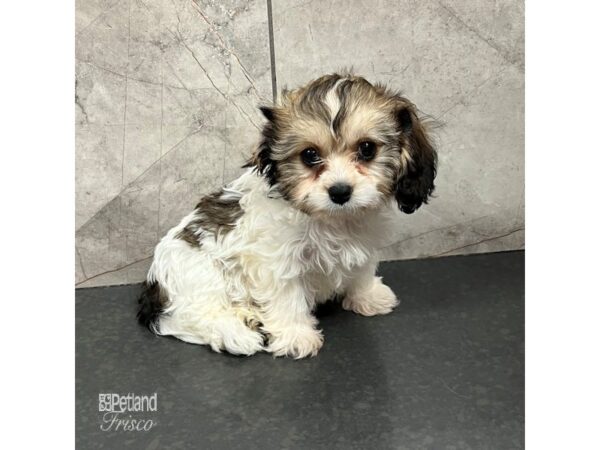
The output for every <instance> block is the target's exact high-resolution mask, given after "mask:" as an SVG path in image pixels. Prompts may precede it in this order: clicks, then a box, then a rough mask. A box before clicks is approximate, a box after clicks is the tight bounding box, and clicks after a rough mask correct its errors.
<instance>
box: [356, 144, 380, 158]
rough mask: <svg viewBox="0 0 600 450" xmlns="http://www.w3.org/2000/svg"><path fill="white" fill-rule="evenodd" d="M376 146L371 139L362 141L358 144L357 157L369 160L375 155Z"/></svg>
mask: <svg viewBox="0 0 600 450" xmlns="http://www.w3.org/2000/svg"><path fill="white" fill-rule="evenodd" d="M375 150H377V146H376V145H375V142H373V141H363V142H361V143H360V144H358V159H361V160H363V161H370V160H372V159H373V158H374V157H375Z"/></svg>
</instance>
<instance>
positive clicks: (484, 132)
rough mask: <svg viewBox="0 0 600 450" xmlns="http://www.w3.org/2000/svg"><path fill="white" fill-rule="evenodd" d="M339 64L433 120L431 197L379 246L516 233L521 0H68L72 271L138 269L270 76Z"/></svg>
mask: <svg viewBox="0 0 600 450" xmlns="http://www.w3.org/2000/svg"><path fill="white" fill-rule="evenodd" d="M269 9H270V11H271V14H270V15H269ZM269 23H271V24H272V29H273V33H272V35H270V33H269ZM272 53H273V56H274V59H272V58H271V56H272V55H271V54H272ZM343 68H352V69H353V70H354V72H355V73H357V74H360V75H363V76H365V77H366V78H367V79H369V80H370V81H382V82H385V83H387V84H389V85H390V86H391V87H394V88H397V89H401V90H402V91H403V92H404V94H405V95H406V96H407V97H408V98H410V99H411V100H412V101H413V102H415V103H416V104H417V106H418V107H419V108H420V110H421V111H423V112H424V113H426V114H428V115H429V116H431V117H433V118H435V119H437V121H438V122H439V123H441V124H442V126H441V127H440V128H438V129H437V130H436V131H435V140H436V143H437V147H438V152H439V172H438V178H437V182H436V186H437V188H436V195H435V198H434V199H433V200H432V201H431V203H430V204H429V205H428V206H426V207H424V208H421V209H420V210H419V211H417V212H416V213H415V214H413V215H410V216H407V215H401V214H400V213H398V218H397V227H396V229H395V230H394V232H393V233H391V234H390V236H389V237H388V238H389V239H388V241H389V244H388V245H387V246H385V247H384V248H382V249H381V252H382V256H383V258H384V259H409V258H425V257H436V256H442V255H455V254H468V253H481V252H493V251H504V250H515V249H522V248H524V5H523V2H522V1H516V0H503V1H502V0H498V1H494V0H462V1H458V0H443V1H416V0H396V1H393V0H378V1H364V0H363V1H360V0H346V1H341V0H340V1H306V0H304V1H301V0H273V2H272V7H271V8H269V7H268V2H267V1H266V0H245V1H242V0H239V1H235V0H225V1H213V0H196V1H191V0H189V1H183V0H152V1H151V0H146V1H143V0H77V2H76V86H75V90H76V91H75V108H76V120H77V124H76V137H75V139H76V250H75V262H76V285H77V286H78V287H86V286H97V285H110V284H123V283H134V282H139V281H141V280H143V279H144V277H145V273H146V270H147V269H148V266H149V264H150V261H151V256H152V251H153V248H154V246H155V245H156V243H157V242H158V240H159V239H160V238H161V237H162V236H163V235H164V234H165V233H166V231H167V230H168V229H169V228H170V227H172V226H173V225H175V224H176V223H177V222H179V220H180V219H181V218H182V217H183V216H184V215H185V214H187V213H188V212H189V211H190V210H191V209H192V208H193V206H194V205H195V204H196V202H197V200H198V199H199V198H200V197H201V196H202V195H203V194H206V193H208V192H210V191H212V190H213V189H215V188H217V187H220V186H221V185H222V184H223V183H226V182H228V181H230V180H232V179H234V178H235V177H236V176H237V175H238V174H239V173H241V169H240V166H241V164H242V162H243V161H244V160H245V159H246V157H247V156H248V155H249V154H250V152H251V151H252V148H253V145H254V143H255V142H256V140H257V139H258V133H259V128H260V126H261V124H262V118H261V116H260V113H259V112H258V109H257V106H258V105H259V104H264V103H268V102H270V101H271V100H272V98H273V91H272V86H273V84H274V82H275V84H276V85H277V87H278V88H279V89H281V88H283V87H286V86H287V87H295V86H298V85H301V84H303V83H305V82H307V81H309V80H310V79H312V78H314V77H316V76H319V75H322V74H324V73H329V72H334V71H338V70H340V69H343Z"/></svg>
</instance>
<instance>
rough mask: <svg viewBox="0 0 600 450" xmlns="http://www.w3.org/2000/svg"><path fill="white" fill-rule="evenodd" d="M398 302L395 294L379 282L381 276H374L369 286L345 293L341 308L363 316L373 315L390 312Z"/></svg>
mask: <svg viewBox="0 0 600 450" xmlns="http://www.w3.org/2000/svg"><path fill="white" fill-rule="evenodd" d="M399 303H400V301H399V300H398V299H397V298H396V294H394V292H393V291H392V290H391V289H390V288H389V287H387V286H386V285H385V284H383V283H382V282H381V278H380V277H374V278H373V283H372V284H371V286H369V287H368V288H366V289H364V290H363V289H358V290H356V291H354V292H352V293H350V294H349V295H347V296H346V298H345V299H344V300H343V302H342V308H344V309H345V310H348V311H354V312H355V313H357V314H361V315H363V316H375V315H378V314H379V315H381V314H388V313H391V312H392V309H394V307H395V306H397V305H398V304H399Z"/></svg>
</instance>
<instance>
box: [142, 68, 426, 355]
mask: <svg viewBox="0 0 600 450" xmlns="http://www.w3.org/2000/svg"><path fill="white" fill-rule="evenodd" d="M261 110H262V112H263V114H264V116H265V117H266V119H267V122H266V124H265V125H264V128H263V130H262V138H261V140H260V143H259V145H258V147H257V149H256V151H255V153H254V155H253V156H252V158H251V160H250V161H249V162H248V164H247V167H248V170H247V171H246V172H245V173H244V174H243V175H242V176H241V177H240V178H238V179H237V180H235V181H234V182H232V183H231V184H229V185H228V186H226V187H224V188H223V189H222V190H220V191H218V192H215V193H213V194H210V195H208V196H206V197H204V198H203V199H202V200H200V203H198V205H197V206H196V209H194V211H192V212H191V213H190V214H189V215H188V216H186V217H185V218H184V219H183V220H182V221H181V222H180V223H179V225H177V226H176V227H174V228H173V229H171V230H170V231H169V232H168V233H167V235H166V236H165V237H164V238H163V239H162V240H161V241H160V243H159V244H158V245H157V247H156V250H155V254H154V261H153V263H152V267H151V268H150V271H149V273H148V279H147V282H146V290H145V292H144V294H143V295H142V297H141V299H140V311H139V315H138V318H139V321H140V322H141V323H142V324H144V325H146V326H148V327H149V328H150V329H151V330H152V331H153V332H155V333H156V334H159V335H172V336H175V337H177V338H179V339H181V340H184V341H186V342H191V343H195V344H207V345H210V346H211V348H212V349H213V350H215V351H217V352H218V351H221V350H225V351H228V352H230V353H233V354H241V355H251V354H253V353H255V352H258V351H261V350H264V351H267V352H271V353H272V354H273V355H276V356H284V355H288V356H292V357H295V358H302V357H306V356H312V355H316V354H317V352H318V351H319V349H320V348H321V346H322V344H323V336H322V334H321V331H320V330H319V329H318V328H317V320H316V318H315V317H314V316H313V315H312V311H313V310H314V308H315V306H316V305H317V304H318V303H321V302H325V301H327V300H328V299H332V298H334V297H338V298H340V297H341V298H343V302H342V305H343V307H344V308H345V309H347V310H351V311H354V312H356V313H358V314H362V315H365V316H371V315H375V314H387V313H389V312H390V311H392V308H394V306H396V305H397V304H398V300H397V299H396V296H395V295H394V293H393V292H392V290H391V289H390V288H388V287H387V286H386V285H384V284H383V283H382V282H381V278H379V277H377V276H376V275H375V270H376V268H377V262H378V261H377V256H376V251H375V249H376V248H377V246H378V242H379V239H380V238H381V237H382V236H384V235H385V227H386V226H387V225H386V223H388V222H387V221H386V220H384V216H385V213H386V211H387V212H388V213H389V211H390V209H391V208H393V207H395V206H394V204H396V203H397V205H398V206H399V208H400V209H401V210H402V211H403V212H405V213H412V212H413V211H415V210H416V209H417V208H418V207H419V206H421V204H423V203H426V202H427V199H428V197H429V195H430V194H431V192H432V191H433V188H434V184H433V182H434V178H435V172H436V153H435V150H434V148H433V146H432V144H431V142H430V140H429V138H428V137H427V134H426V131H425V128H424V124H423V123H422V121H421V120H420V119H419V118H418V117H417V113H416V109H415V107H414V105H413V104H412V103H411V102H410V101H408V100H407V99H406V98H404V97H401V96H400V95H399V94H397V93H394V92H391V91H390V90H388V89H386V88H385V87H383V86H381V85H377V84H376V85H373V84H370V83H369V82H368V81H366V80H365V79H364V78H361V77H358V76H353V75H349V74H346V75H338V74H334V75H327V76H323V77H321V78H319V79H317V80H314V81H312V82H311V83H309V84H308V85H306V86H305V87H302V88H300V89H296V90H292V91H287V92H284V93H283V95H282V97H281V99H280V100H279V101H278V102H277V104H275V105H273V106H270V107H263V108H261Z"/></svg>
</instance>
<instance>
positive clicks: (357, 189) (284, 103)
mask: <svg viewBox="0 0 600 450" xmlns="http://www.w3.org/2000/svg"><path fill="white" fill-rule="evenodd" d="M261 111H262V113H263V114H264V116H265V117H266V119H267V123H266V124H265V126H264V128H263V130H262V139H261V142H260V144H259V146H258V148H257V150H256V152H255V153H254V155H253V157H252V159H251V161H250V162H249V165H250V166H254V167H256V170H258V172H259V173H261V174H262V175H263V176H265V177H266V178H267V180H268V181H269V183H270V184H271V185H272V186H274V187H276V188H277V189H278V190H279V192H280V193H281V194H282V195H283V197H284V198H285V199H286V200H288V201H289V202H291V203H292V204H293V205H294V206H295V207H296V208H298V209H300V210H302V211H304V212H306V213H307V214H312V215H337V214H352V213H355V212H356V211H359V210H365V209H374V208H378V207H380V206H382V205H383V204H385V203H386V201H387V200H389V199H391V198H395V199H396V201H397V202H398V207H399V208H400V209H401V210H402V211H403V212H405V213H407V214H410V213H412V212H414V211H415V210H416V209H417V208H419V207H420V206H421V205H422V204H423V203H427V199H428V198H429V196H430V195H431V193H432V191H433V189H434V183H433V182H434V178H435V173H436V152H435V150H434V148H433V145H432V144H431V141H430V139H429V137H428V136H427V132H426V130H425V126H424V124H423V122H422V121H421V119H419V117H418V116H417V111H416V108H415V106H414V105H413V104H412V103H411V102H410V101H408V100H407V99H406V98H404V97H402V96H400V95H399V94H396V93H394V92H391V91H390V90H388V89H386V88H385V87H384V86H382V85H372V84H371V83H369V82H368V81H367V80H365V79H364V78H362V77H358V76H353V75H338V74H334V75H326V76H323V77H321V78H318V79H316V80H314V81H312V82H310V83H309V84H308V85H306V86H304V87H302V88H299V89H296V90H292V91H286V92H284V93H283V95H282V98H281V99H280V101H279V102H278V103H277V104H276V105H274V106H269V107H262V108H261Z"/></svg>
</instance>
